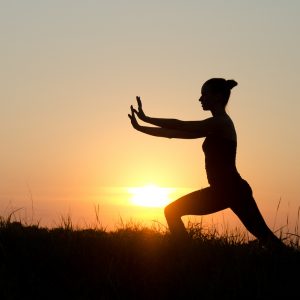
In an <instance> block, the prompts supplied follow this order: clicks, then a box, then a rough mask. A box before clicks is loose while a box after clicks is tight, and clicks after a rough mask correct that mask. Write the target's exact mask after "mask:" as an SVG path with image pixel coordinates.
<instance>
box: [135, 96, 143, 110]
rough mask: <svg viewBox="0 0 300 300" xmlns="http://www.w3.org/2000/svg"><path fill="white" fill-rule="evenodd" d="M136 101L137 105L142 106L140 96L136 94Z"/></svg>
mask: <svg viewBox="0 0 300 300" xmlns="http://www.w3.org/2000/svg"><path fill="white" fill-rule="evenodd" d="M136 101H137V104H138V107H139V108H142V101H141V98H140V97H139V96H136Z"/></svg>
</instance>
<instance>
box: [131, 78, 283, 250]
mask: <svg viewBox="0 0 300 300" xmlns="http://www.w3.org/2000/svg"><path fill="white" fill-rule="evenodd" d="M236 85H237V82H236V81H234V80H225V79H223V78H212V79H209V80H207V81H206V82H205V83H204V84H203V86H202V89H201V97H200V99H199V101H200V103H201V104H202V108H203V110H206V111H207V110H208V111H210V112H211V113H212V117H210V118H207V119H204V120H201V121H181V120H176V119H162V118H152V117H149V116H146V114H145V113H144V111H143V108H142V102H141V99H140V97H136V99H137V103H138V109H137V110H136V109H135V108H133V106H132V105H131V114H129V115H128V116H129V118H130V120H131V124H132V126H133V127H134V128H135V129H136V130H138V131H140V132H143V133H146V134H149V135H153V136H157V137H165V138H178V139H196V138H204V137H205V140H204V143H203V145H202V148H203V152H204V155H205V168H206V174H207V179H208V183H209V186H208V187H206V188H204V189H201V190H197V191H194V192H192V193H190V194H187V195H185V196H183V197H181V198H179V199H178V200H176V201H174V202H172V203H171V204H169V205H168V206H166V208H165V210H164V212H165V217H166V220H167V223H168V226H169V229H170V232H171V234H172V235H173V236H175V237H176V238H179V239H186V238H187V237H188V234H187V231H186V229H185V226H184V224H183V222H182V220H181V217H182V216H186V215H206V214H211V213H215V212H218V211H220V210H223V209H226V208H230V209H231V210H232V211H233V212H234V213H235V214H236V215H237V216H238V217H239V219H240V220H241V222H242V223H243V224H244V225H245V227H246V228H247V230H249V232H251V233H252V234H253V235H254V236H255V237H256V238H257V239H258V240H259V241H260V242H261V243H262V244H263V245H265V246H268V247H269V246H271V247H281V246H283V245H284V244H283V243H282V242H281V241H280V239H279V238H277V237H276V235H274V234H273V232H272V231H271V230H270V229H269V227H268V226H267V224H266V223H265V221H264V219H263V217H262V215H261V213H260V211H259V209H258V207H257V205H256V202H255V200H254V198H253V196H252V190H251V187H250V186H249V184H248V183H247V181H245V180H244V179H243V178H242V177H241V176H240V174H239V173H238V171H237V169H236V163H235V158H236V148H237V136H236V131H235V128H234V124H233V122H232V120H231V118H230V117H229V115H228V114H227V113H226V110H225V107H226V105H227V102H228V100H229V97H230V93H231V89H232V88H233V87H235V86H236ZM136 116H137V117H138V118H139V119H140V120H142V121H143V122H146V123H149V124H152V125H155V127H153V126H152V127H147V126H141V125H139V124H138V122H137V119H136Z"/></svg>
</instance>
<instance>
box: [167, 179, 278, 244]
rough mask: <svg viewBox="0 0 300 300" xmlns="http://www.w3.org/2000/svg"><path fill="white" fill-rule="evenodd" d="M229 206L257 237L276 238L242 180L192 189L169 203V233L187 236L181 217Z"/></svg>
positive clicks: (215, 210) (246, 184)
mask: <svg viewBox="0 0 300 300" xmlns="http://www.w3.org/2000/svg"><path fill="white" fill-rule="evenodd" d="M226 208H230V209H231V210H232V211H233V212H234V213H235V214H236V215H237V216H238V218H239V219H240V220H241V222H242V223H243V224H244V226H245V227H246V228H247V230H248V231H249V232H250V233H251V234H253V235H254V236H255V237H256V238H258V239H260V240H264V239H268V238H270V237H273V238H274V237H275V236H274V234H273V232H272V231H271V230H270V229H269V227H268V226H267V224H266V223H265V221H264V219H263V217H262V215H261V213H260V211H259V209H258V207H257V205H256V202H255V200H254V198H253V195H252V189H251V187H250V186H249V184H248V183H247V181H245V180H244V179H240V180H238V181H236V182H235V183H234V184H229V185H227V186H225V185H224V184H222V185H220V186H217V185H215V186H209V187H207V188H204V189H201V190H198V191H194V192H192V193H190V194H187V195H185V196H183V197H181V198H179V199H178V200H175V201H174V202H172V203H170V204H169V205H168V206H167V207H166V208H165V216H166V219H167V222H168V225H169V229H170V231H171V233H174V234H178V235H181V236H182V235H186V234H187V232H186V230H185V228H184V225H183V222H182V221H181V217H182V216H185V215H207V214H211V213H215V212H218V211H220V210H223V209H226Z"/></svg>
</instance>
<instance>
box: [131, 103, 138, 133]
mask: <svg viewBox="0 0 300 300" xmlns="http://www.w3.org/2000/svg"><path fill="white" fill-rule="evenodd" d="M130 110H131V114H128V117H129V119H130V121H131V125H132V127H133V128H134V129H138V128H139V127H140V125H139V123H138V122H137V120H136V117H135V114H136V113H137V111H136V110H135V109H134V108H133V106H132V105H131V106H130Z"/></svg>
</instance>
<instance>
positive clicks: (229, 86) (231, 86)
mask: <svg viewBox="0 0 300 300" xmlns="http://www.w3.org/2000/svg"><path fill="white" fill-rule="evenodd" d="M237 84H238V83H237V82H236V81H235V80H233V79H229V80H226V85H227V86H228V88H229V89H230V90H231V89H232V88H234V87H235V86H237Z"/></svg>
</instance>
